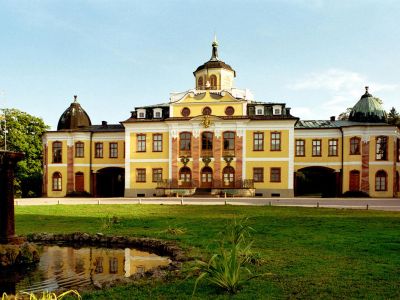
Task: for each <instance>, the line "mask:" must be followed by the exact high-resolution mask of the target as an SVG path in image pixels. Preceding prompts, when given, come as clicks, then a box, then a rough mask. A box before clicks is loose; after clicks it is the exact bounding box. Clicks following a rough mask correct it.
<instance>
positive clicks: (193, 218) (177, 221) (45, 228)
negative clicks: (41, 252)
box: [16, 205, 400, 299]
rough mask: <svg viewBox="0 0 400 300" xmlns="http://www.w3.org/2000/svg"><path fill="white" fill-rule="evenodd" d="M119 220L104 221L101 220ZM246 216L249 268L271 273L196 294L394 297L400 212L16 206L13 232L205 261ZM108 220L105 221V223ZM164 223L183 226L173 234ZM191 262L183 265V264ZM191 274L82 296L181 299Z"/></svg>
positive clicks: (399, 272)
mask: <svg viewBox="0 0 400 300" xmlns="http://www.w3.org/2000/svg"><path fill="white" fill-rule="evenodd" d="M110 216H116V217H118V220H119V222H118V223H117V224H112V225H110V226H104V225H105V224H106V223H107V222H106V219H107V217H110ZM234 217H236V218H243V217H248V218H249V221H248V223H249V225H250V226H251V227H253V228H254V229H255V230H256V231H255V232H254V233H253V238H254V245H253V248H254V250H255V251H256V252H258V253H260V254H261V256H262V257H264V259H265V263H264V264H263V265H262V266H259V267H256V266H252V267H251V269H252V270H253V271H254V272H255V273H272V275H268V276H264V277H260V278H256V279H254V280H253V281H251V282H249V283H247V284H246V285H245V286H244V288H243V289H242V290H241V291H240V292H239V293H238V294H237V295H235V296H233V297H232V296H229V295H227V294H224V293H223V292H220V291H219V290H217V289H215V288H213V287H210V286H208V285H207V284H205V283H202V284H200V285H199V287H198V289H197V292H196V297H195V298H197V297H198V298H216V299H228V298H229V299H230V298H231V297H232V298H234V299H268V298H274V299H277V298H278V299H287V298H296V299H318V298H319V299H338V298H368V299H394V298H400V289H399V287H400V284H399V282H400V234H399V233H400V213H396V212H378V211H354V210H333V209H309V208H286V207H238V206H167V205H121V206H111V205H109V206H105V205H101V206H96V205H88V206H84V205H80V206H63V205H57V206H39V207H22V206H21V207H16V229H17V233H18V234H20V235H22V234H28V233H31V232H52V233H67V232H74V231H85V232H89V233H97V232H103V233H105V234H116V235H127V236H147V237H155V238H161V239H170V240H176V241H177V243H178V244H179V245H180V246H181V247H182V248H184V249H186V250H187V251H188V253H189V255H190V256H192V257H195V258H203V259H207V258H208V257H210V255H211V254H212V253H214V252H215V250H216V247H217V245H218V243H217V238H218V232H220V231H221V230H222V229H223V228H224V227H225V226H226V224H227V222H229V220H231V219H232V218H234ZM106 225H107V224H106ZM168 228H180V229H184V233H183V234H180V235H172V234H171V233H168V231H166V230H167V229H168ZM190 264H191V263H185V265H184V267H185V268H188V267H189V266H190ZM194 280H195V279H194V278H193V279H187V280H182V279H181V278H171V279H170V280H167V281H166V282H158V281H148V282H140V283H137V284H134V285H130V286H122V287H116V288H112V289H109V290H107V291H98V292H93V293H90V294H84V299H152V298H153V299H154V298H161V299H182V298H183V299H185V298H190V297H191V293H192V290H193V285H194Z"/></svg>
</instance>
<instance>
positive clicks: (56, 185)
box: [52, 172, 62, 191]
mask: <svg viewBox="0 0 400 300" xmlns="http://www.w3.org/2000/svg"><path fill="white" fill-rule="evenodd" d="M52 187H53V191H61V190H62V178H61V173H60V172H55V173H53V177H52Z"/></svg>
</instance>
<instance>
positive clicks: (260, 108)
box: [256, 105, 264, 116]
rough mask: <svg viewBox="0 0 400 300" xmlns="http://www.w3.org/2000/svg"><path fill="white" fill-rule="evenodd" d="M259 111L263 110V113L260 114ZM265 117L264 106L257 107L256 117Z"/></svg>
mask: <svg viewBox="0 0 400 300" xmlns="http://www.w3.org/2000/svg"><path fill="white" fill-rule="evenodd" d="M258 110H261V113H258ZM262 115H264V105H256V116H262Z"/></svg>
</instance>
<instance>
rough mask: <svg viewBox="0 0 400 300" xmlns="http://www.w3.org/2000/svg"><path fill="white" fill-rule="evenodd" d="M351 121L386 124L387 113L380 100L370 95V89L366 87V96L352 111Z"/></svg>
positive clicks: (363, 96)
mask: <svg viewBox="0 0 400 300" xmlns="http://www.w3.org/2000/svg"><path fill="white" fill-rule="evenodd" d="M349 121H354V122H368V123H386V122H387V116H386V112H385V110H384V109H383V107H382V104H381V102H380V100H379V99H378V98H375V97H373V96H372V95H371V94H370V93H368V87H367V86H366V87H365V94H364V95H362V96H361V99H360V100H359V101H358V102H357V103H356V105H354V107H353V108H352V109H351V112H350V115H349Z"/></svg>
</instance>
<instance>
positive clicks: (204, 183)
mask: <svg viewBox="0 0 400 300" xmlns="http://www.w3.org/2000/svg"><path fill="white" fill-rule="evenodd" d="M212 177H213V176H212V169H211V168H210V167H204V168H203V170H201V187H202V188H211V186H212Z"/></svg>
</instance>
